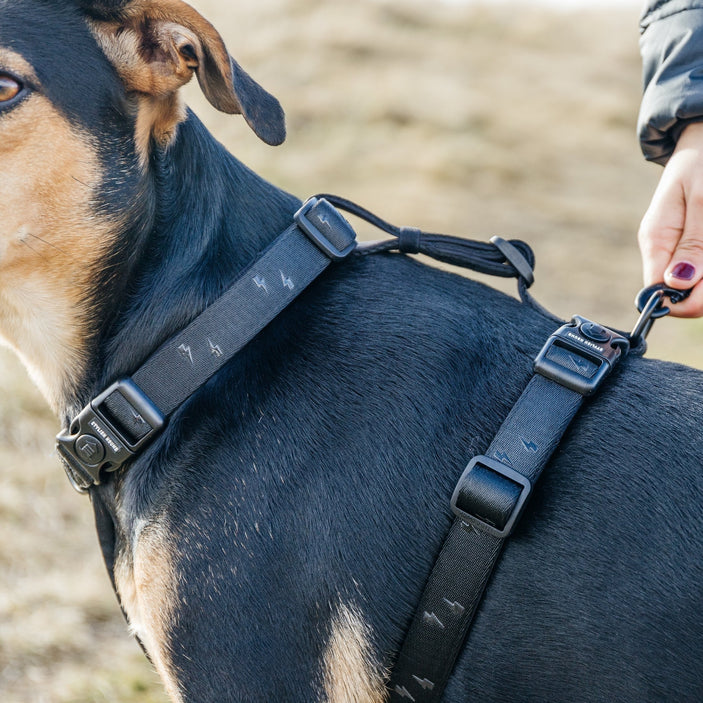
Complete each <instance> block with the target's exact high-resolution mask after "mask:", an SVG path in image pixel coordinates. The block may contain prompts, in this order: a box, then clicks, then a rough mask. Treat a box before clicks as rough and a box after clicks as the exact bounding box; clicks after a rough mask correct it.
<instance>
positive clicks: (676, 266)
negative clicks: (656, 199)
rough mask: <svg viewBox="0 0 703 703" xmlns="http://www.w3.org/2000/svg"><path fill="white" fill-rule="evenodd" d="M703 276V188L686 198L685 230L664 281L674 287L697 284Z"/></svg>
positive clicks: (667, 268)
mask: <svg viewBox="0 0 703 703" xmlns="http://www.w3.org/2000/svg"><path fill="white" fill-rule="evenodd" d="M701 278H703V190H701V189H698V190H696V191H695V192H694V193H693V194H692V195H690V196H689V197H688V198H687V199H686V221H685V224H684V230H683V233H682V235H681V238H680V239H679V241H678V243H677V244H676V249H675V250H674V252H673V254H672V257H671V261H670V262H669V264H668V266H667V267H666V271H665V272H664V282H665V283H666V284H667V285H668V286H671V287H672V288H677V289H685V288H690V287H691V286H695V285H696V284H697V283H698V282H699V281H700V280H701Z"/></svg>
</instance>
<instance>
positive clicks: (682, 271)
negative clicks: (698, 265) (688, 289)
mask: <svg viewBox="0 0 703 703" xmlns="http://www.w3.org/2000/svg"><path fill="white" fill-rule="evenodd" d="M671 275H672V276H673V277H674V278H678V279H680V280H681V281H690V280H691V279H692V278H693V277H694V276H695V275H696V269H695V267H694V266H693V265H692V264H687V263H685V262H682V263H680V264H676V266H674V268H673V269H671Z"/></svg>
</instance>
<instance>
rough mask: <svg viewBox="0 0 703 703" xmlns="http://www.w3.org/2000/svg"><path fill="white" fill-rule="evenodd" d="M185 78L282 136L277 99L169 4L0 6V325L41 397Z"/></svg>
mask: <svg viewBox="0 0 703 703" xmlns="http://www.w3.org/2000/svg"><path fill="white" fill-rule="evenodd" d="M193 75H196V76H197V78H198V81H199V83H200V86H201V87H202V90H203V92H204V93H205V95H206V96H207V98H208V100H209V101H210V102H211V103H212V104H213V105H214V106H215V107H216V108H218V109H219V110H221V111H223V112H226V113H230V114H242V115H243V116H244V119H245V120H246V121H247V123H248V124H249V125H250V126H251V128H252V129H253V130H254V132H255V133H256V134H257V135H258V136H259V137H260V138H261V139H263V140H264V141H265V142H267V143H269V144H279V143H281V142H282V141H283V140H284V138H285V124H284V116H283V112H282V110H281V107H280V105H279V103H278V101H277V100H276V99H275V98H273V97H272V96H271V95H269V94H268V93H267V92H266V91H265V90H263V88H261V87H260V86H259V85H257V84H256V83H255V82H254V81H253V79H252V78H251V77H250V76H249V75H247V73H245V72H244V71H243V70H242V68H241V67H240V66H239V65H238V64H237V63H236V62H235V61H234V60H233V59H232V58H231V57H230V55H229V53H228V51H227V49H226V48H225V45H224V42H223V40H222V38H221V37H220V35H219V34H218V33H217V31H216V30H215V29H214V28H213V27H212V25H211V24H210V23H209V22H207V21H206V20H205V19H204V18H203V17H202V16H201V15H200V14H199V13H198V12H196V11H195V10H194V9H193V8H192V7H191V6H189V5H187V4H186V3H185V2H182V1H181V0H123V1H118V0H114V1H113V0H96V1H95V2H91V1H90V0H12V2H3V3H0V164H1V170H0V193H1V194H2V198H1V199H0V335H1V336H2V338H3V339H4V340H5V341H6V342H7V343H9V344H10V345H11V346H12V347H13V348H15V350H16V351H17V352H18V353H19V354H20V356H21V357H22V358H23V360H24V361H25V363H26V365H27V366H28V368H29V369H30V372H32V375H33V376H34V378H35V380H36V381H37V382H38V384H39V386H40V387H41V388H42V390H43V391H44V394H45V395H46V396H47V398H48V399H49V401H50V402H51V403H52V404H53V405H54V406H55V407H57V406H58V404H59V402H60V401H59V399H60V397H61V395H62V393H63V391H64V390H65V388H64V386H65V385H66V381H65V379H67V378H71V377H75V376H76V375H77V374H79V373H80V372H81V369H82V365H83V364H84V362H85V356H86V354H87V353H88V351H87V350H88V347H89V344H90V341H89V338H90V336H91V334H94V330H95V324H94V320H91V319H90V317H91V315H94V310H93V309H92V308H91V306H90V305H89V304H88V300H87V298H88V295H89V294H91V292H92V286H93V284H94V282H95V280H96V277H97V275H98V272H99V271H100V270H104V265H103V264H104V257H105V256H107V252H113V255H114V249H115V243H116V242H115V237H116V232H118V231H120V229H121V230H122V231H124V220H125V218H126V217H129V216H131V215H130V211H129V205H130V203H133V202H136V201H137V200H138V199H139V196H140V194H141V193H143V191H144V190H145V189H146V188H147V185H146V183H147V182H148V171H149V168H150V157H151V155H152V153H153V152H154V151H155V150H163V149H167V148H168V146H169V145H170V144H171V143H172V141H173V140H174V136H175V134H176V132H177V130H178V125H179V124H180V123H181V122H182V121H183V120H184V119H185V118H186V110H185V108H184V106H183V104H182V100H181V97H180V95H179V89H180V88H181V87H182V86H183V85H184V84H185V83H187V82H188V81H189V80H190V79H191V78H192V77H193ZM133 214H134V213H132V215H133ZM128 255H129V252H125V256H128Z"/></svg>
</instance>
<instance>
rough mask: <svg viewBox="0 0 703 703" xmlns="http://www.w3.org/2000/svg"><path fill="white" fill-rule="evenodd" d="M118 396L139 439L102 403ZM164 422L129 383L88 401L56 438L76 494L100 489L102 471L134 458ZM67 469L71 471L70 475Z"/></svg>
mask: <svg viewBox="0 0 703 703" xmlns="http://www.w3.org/2000/svg"><path fill="white" fill-rule="evenodd" d="M115 393H119V394H120V395H121V396H122V399H123V400H124V401H126V402H127V404H128V407H129V412H130V413H131V414H132V418H133V421H134V423H135V425H136V426H138V427H140V428H141V430H140V432H139V439H130V438H129V437H127V436H125V435H126V430H125V428H123V427H118V425H119V424H120V423H119V421H118V420H117V419H116V418H115V417H114V416H113V415H112V414H111V413H110V412H109V410H108V409H107V408H106V405H105V401H107V399H108V398H110V397H111V396H112V395H113V394H115ZM165 422H166V420H165V418H164V416H163V415H162V413H161V411H160V410H159V409H158V408H157V407H156V406H155V405H154V404H153V403H152V402H151V400H150V399H149V398H148V397H147V396H146V395H145V394H144V392H143V391H142V390H141V388H139V386H137V385H136V384H135V383H134V381H132V380H131V379H123V380H121V381H118V382H117V383H115V384H113V385H112V386H110V387H109V388H108V389H107V390H106V391H105V392H104V393H101V394H100V395H99V396H98V397H97V398H95V400H93V401H91V402H90V403H89V404H88V405H87V406H86V407H85V408H84V409H83V410H82V411H81V412H80V413H79V415H78V416H77V417H76V418H75V419H74V420H73V422H71V426H70V427H69V428H68V430H63V431H62V432H60V433H59V434H58V435H57V437H56V442H57V450H58V452H59V455H60V456H61V457H62V458H63V460H64V461H65V462H66V463H67V474H68V477H69V480H70V481H71V483H72V484H73V486H74V488H76V489H77V490H78V491H79V492H83V491H84V490H85V489H87V488H88V487H89V486H91V485H94V486H98V485H100V474H101V472H102V471H107V472H112V471H116V470H117V469H119V468H120V467H121V466H122V465H123V464H124V463H125V462H126V461H128V460H129V459H131V458H132V457H134V456H135V455H136V454H137V453H138V452H139V451H140V450H141V449H142V448H143V447H144V446H145V445H146V444H147V443H148V442H150V441H151V440H152V439H153V438H154V436H155V435H156V434H158V432H160V431H161V429H162V428H163V426H164V424H165ZM69 469H70V471H69Z"/></svg>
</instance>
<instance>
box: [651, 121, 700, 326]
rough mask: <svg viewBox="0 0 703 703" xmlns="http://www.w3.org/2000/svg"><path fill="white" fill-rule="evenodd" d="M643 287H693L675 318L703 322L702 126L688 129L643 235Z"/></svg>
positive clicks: (675, 307)
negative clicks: (663, 285)
mask: <svg viewBox="0 0 703 703" xmlns="http://www.w3.org/2000/svg"><path fill="white" fill-rule="evenodd" d="M638 239H639V245H640V251H641V253H642V264H643V269H644V283H645V285H646V286H649V285H652V284H654V283H661V282H662V281H663V282H664V283H666V285H667V286H670V287H671V288H676V289H680V290H683V289H686V288H691V287H693V286H695V287H694V289H693V292H692V293H691V295H690V296H689V298H688V299H687V300H684V301H683V302H681V303H678V304H676V305H673V306H671V314H672V315H674V316H675V317H701V316H703V281H702V279H703V123H701V122H695V123H692V124H690V125H687V126H686V127H685V128H684V130H683V132H682V133H681V136H680V137H679V140H678V142H677V145H676V149H675V150H674V153H673V154H672V156H671V158H670V159H669V162H668V163H667V165H666V167H665V168H664V172H663V173H662V177H661V180H660V181H659V185H658V186H657V189H656V191H655V192H654V195H653V197H652V202H651V203H650V205H649V208H648V209H647V212H646V213H645V215H644V218H643V219H642V224H641V225H640V230H639V235H638Z"/></svg>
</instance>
